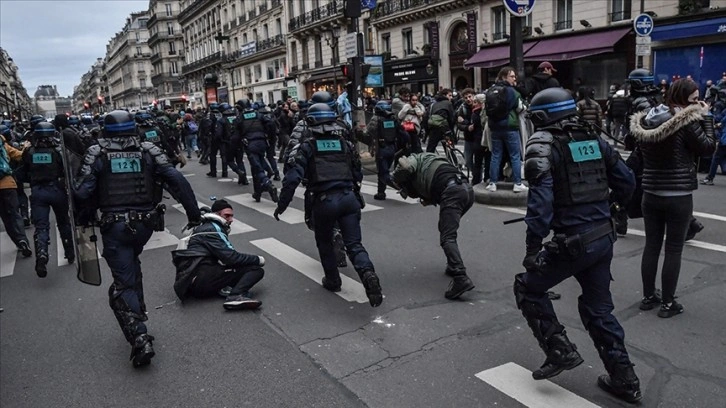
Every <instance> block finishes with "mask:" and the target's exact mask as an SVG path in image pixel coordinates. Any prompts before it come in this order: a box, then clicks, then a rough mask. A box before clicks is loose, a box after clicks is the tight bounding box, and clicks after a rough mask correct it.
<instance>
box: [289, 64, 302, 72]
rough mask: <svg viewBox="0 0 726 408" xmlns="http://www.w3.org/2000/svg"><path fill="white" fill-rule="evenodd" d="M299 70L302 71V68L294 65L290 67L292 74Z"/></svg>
mask: <svg viewBox="0 0 726 408" xmlns="http://www.w3.org/2000/svg"><path fill="white" fill-rule="evenodd" d="M299 70H300V67H298V66H297V65H293V66H291V67H290V72H297V71H299Z"/></svg>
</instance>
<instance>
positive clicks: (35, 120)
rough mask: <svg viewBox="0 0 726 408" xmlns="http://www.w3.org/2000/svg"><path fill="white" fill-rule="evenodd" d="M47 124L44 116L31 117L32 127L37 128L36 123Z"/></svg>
mask: <svg viewBox="0 0 726 408" xmlns="http://www.w3.org/2000/svg"><path fill="white" fill-rule="evenodd" d="M40 122H45V118H44V117H43V115H33V116H31V117H30V126H35V125H36V123H40Z"/></svg>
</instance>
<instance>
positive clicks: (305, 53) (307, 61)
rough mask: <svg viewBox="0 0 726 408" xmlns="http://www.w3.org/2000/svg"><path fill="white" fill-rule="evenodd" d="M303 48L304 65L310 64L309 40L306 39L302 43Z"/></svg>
mask: <svg viewBox="0 0 726 408" xmlns="http://www.w3.org/2000/svg"><path fill="white" fill-rule="evenodd" d="M301 48H302V63H303V65H309V64H310V57H309V56H308V42H307V40H304V41H303V42H302V44H301Z"/></svg>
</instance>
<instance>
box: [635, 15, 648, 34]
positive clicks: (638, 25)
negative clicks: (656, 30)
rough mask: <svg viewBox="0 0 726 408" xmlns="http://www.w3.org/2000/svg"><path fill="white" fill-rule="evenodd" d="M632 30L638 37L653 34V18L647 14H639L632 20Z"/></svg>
mask: <svg viewBox="0 0 726 408" xmlns="http://www.w3.org/2000/svg"><path fill="white" fill-rule="evenodd" d="M633 29H634V30H635V34H638V35H640V36H645V35H650V33H651V32H653V17H651V16H649V15H647V14H641V15H639V16H638V17H635V19H634V20H633Z"/></svg>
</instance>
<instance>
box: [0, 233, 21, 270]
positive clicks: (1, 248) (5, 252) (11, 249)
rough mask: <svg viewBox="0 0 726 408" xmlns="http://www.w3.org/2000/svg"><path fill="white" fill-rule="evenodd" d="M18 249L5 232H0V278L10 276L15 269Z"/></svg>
mask: <svg viewBox="0 0 726 408" xmlns="http://www.w3.org/2000/svg"><path fill="white" fill-rule="evenodd" d="M17 257H18V250H17V248H16V247H15V243H14V242H13V241H12V240H11V239H10V235H8V233H7V232H5V231H2V232H0V278H4V277H6V276H10V275H12V274H13V271H14V270H15V260H16V259H17Z"/></svg>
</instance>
